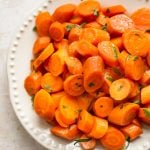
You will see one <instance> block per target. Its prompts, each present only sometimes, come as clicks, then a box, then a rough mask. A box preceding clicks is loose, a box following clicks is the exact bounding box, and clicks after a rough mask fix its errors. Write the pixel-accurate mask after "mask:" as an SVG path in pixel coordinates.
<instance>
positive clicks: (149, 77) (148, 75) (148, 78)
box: [139, 69, 150, 85]
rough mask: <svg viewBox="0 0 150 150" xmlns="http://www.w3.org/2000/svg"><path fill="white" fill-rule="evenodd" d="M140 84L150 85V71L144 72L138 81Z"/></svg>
mask: <svg viewBox="0 0 150 150" xmlns="http://www.w3.org/2000/svg"><path fill="white" fill-rule="evenodd" d="M139 82H140V83H141V84H147V85H148V84H150V69H149V70H146V71H145V72H144V74H143V76H142V78H141V79H140V81H139Z"/></svg>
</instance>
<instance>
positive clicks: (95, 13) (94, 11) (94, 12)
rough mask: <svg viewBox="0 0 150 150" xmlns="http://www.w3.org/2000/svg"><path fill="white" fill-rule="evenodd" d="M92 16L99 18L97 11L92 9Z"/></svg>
mask: <svg viewBox="0 0 150 150" xmlns="http://www.w3.org/2000/svg"><path fill="white" fill-rule="evenodd" d="M93 15H94V16H96V17H98V16H99V11H98V10H97V9H94V10H93Z"/></svg>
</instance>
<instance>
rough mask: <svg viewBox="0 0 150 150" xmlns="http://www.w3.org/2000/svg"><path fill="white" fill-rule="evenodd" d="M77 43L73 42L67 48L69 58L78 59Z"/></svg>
mask: <svg viewBox="0 0 150 150" xmlns="http://www.w3.org/2000/svg"><path fill="white" fill-rule="evenodd" d="M78 43H79V42H78V41H74V42H72V43H71V44H70V45H69V48H68V54H69V56H72V57H78V56H79V53H78V52H77V50H78V46H79V44H78Z"/></svg>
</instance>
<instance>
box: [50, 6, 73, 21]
mask: <svg viewBox="0 0 150 150" xmlns="http://www.w3.org/2000/svg"><path fill="white" fill-rule="evenodd" d="M75 9H76V5H74V4H64V5H61V6H59V7H58V8H56V10H55V11H54V13H53V15H52V16H53V19H54V20H55V21H59V22H61V23H63V22H67V21H69V20H70V19H71V18H72V16H73V13H74V10H75Z"/></svg>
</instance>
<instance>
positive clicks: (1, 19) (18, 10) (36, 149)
mask: <svg viewBox="0 0 150 150" xmlns="http://www.w3.org/2000/svg"><path fill="white" fill-rule="evenodd" d="M41 3H43V1H42V0H0V150H45V149H44V148H43V147H41V146H40V145H39V144H38V143H36V142H35V141H34V140H33V139H32V138H31V137H30V135H29V134H28V133H27V132H26V131H25V130H24V128H23V127H22V126H21V124H20V122H19V121H18V119H17V117H16V115H15V113H14V111H13V108H12V106H11V104H10V100H9V93H8V80H7V71H6V61H7V53H8V49H9V45H10V43H11V41H12V39H13V35H14V34H15V33H16V31H17V30H18V27H19V26H20V25H21V24H22V23H23V21H24V20H25V19H26V17H28V16H29V15H30V14H31V13H32V12H33V10H34V9H36V8H38V7H39V5H40V4H41Z"/></svg>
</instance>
